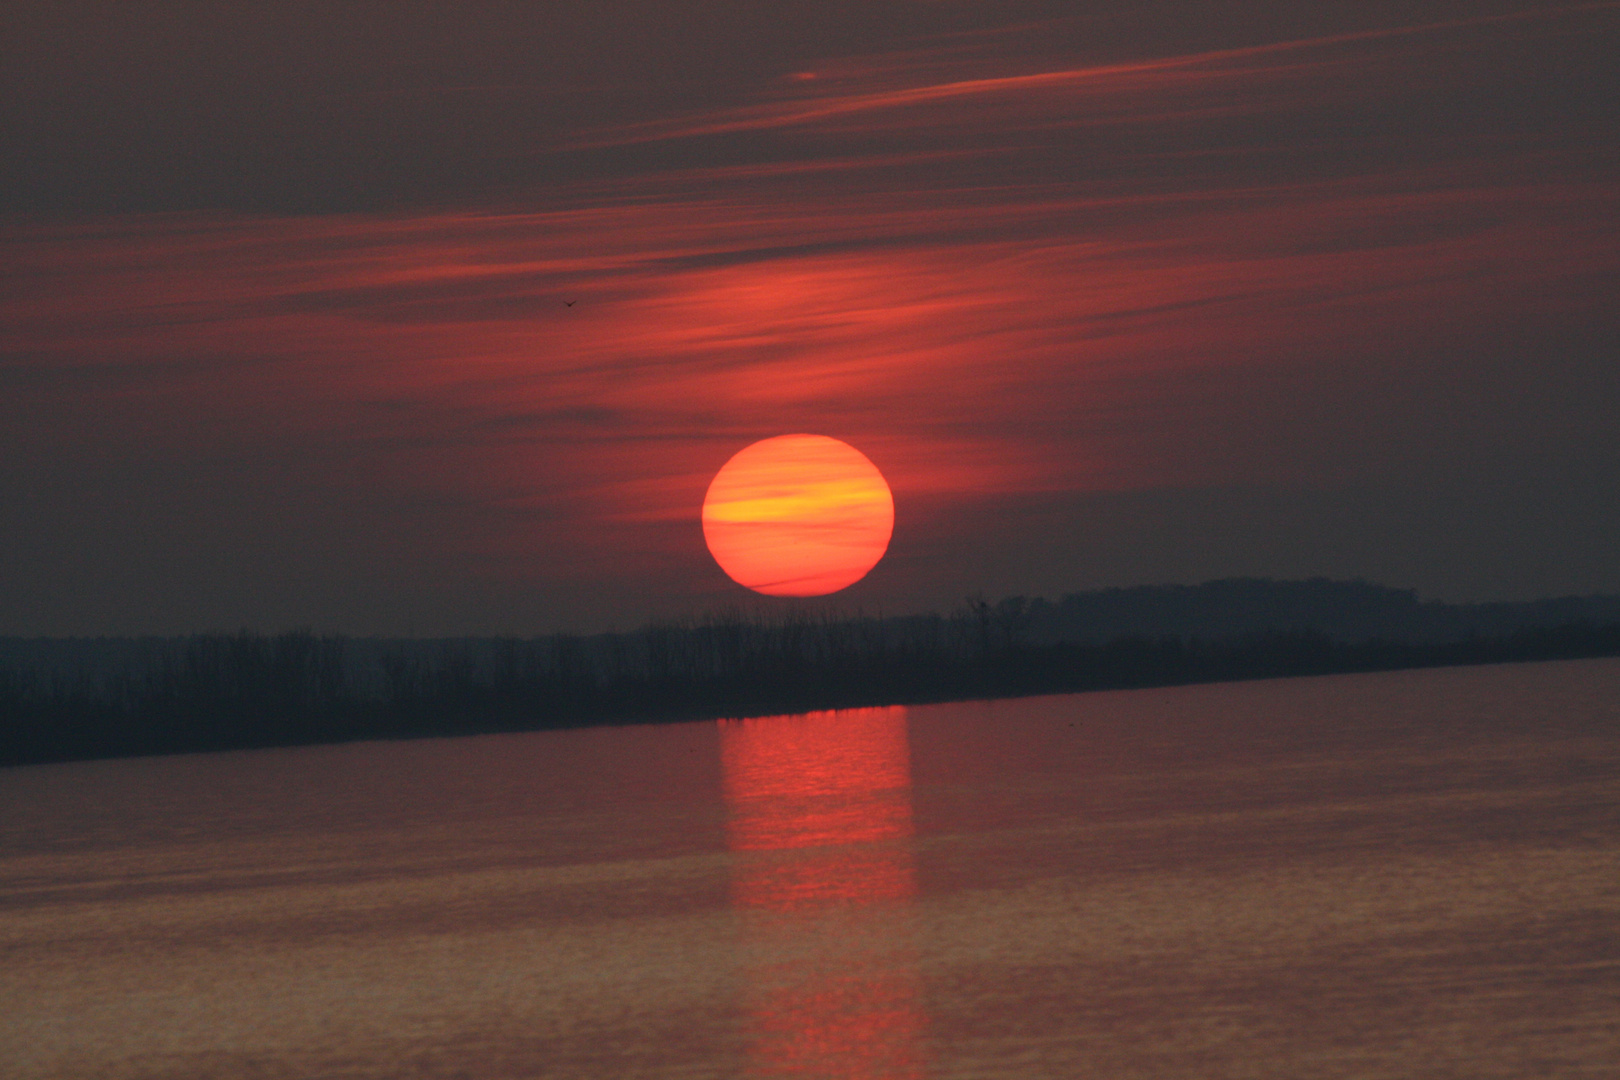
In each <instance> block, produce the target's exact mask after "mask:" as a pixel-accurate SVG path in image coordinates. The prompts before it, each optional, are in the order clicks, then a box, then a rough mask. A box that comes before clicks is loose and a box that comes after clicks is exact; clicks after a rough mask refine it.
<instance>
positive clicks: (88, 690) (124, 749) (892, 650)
mask: <svg viewBox="0 0 1620 1080" xmlns="http://www.w3.org/2000/svg"><path fill="white" fill-rule="evenodd" d="M819 629H820V631H821V632H822V637H821V638H816V639H814V640H811V641H810V645H812V646H817V647H819V646H824V645H826V643H827V642H826V640H825V638H826V636H827V634H828V633H829V632H830V631H832V630H838V631H840V632H842V631H844V630H847V629H848V627H847V626H842V625H833V624H828V625H824V626H822V627H820V628H819ZM805 632H806V631H805V628H804V627H802V626H801V627H788V628H786V629H785V630H783V629H782V628H777V629H775V630H773V631H772V633H773V634H774V635H775V636H774V637H768V638H767V639H765V643H766V644H767V645H770V646H772V648H767V649H759V650H757V651H755V652H751V653H750V652H737V653H736V655H735V656H734V657H733V658H732V659H733V660H734V664H733V665H732V666H731V667H729V668H725V667H711V668H703V669H701V670H700V668H701V665H699V664H698V663H697V662H696V661H694V660H693V658H692V657H690V656H688V657H686V658H685V662H684V664H683V663H677V662H675V661H673V660H670V659H669V658H668V657H665V658H664V659H663V661H660V662H655V663H653V664H651V665H650V666H648V665H642V666H641V667H639V668H635V669H632V668H629V667H626V668H625V669H623V670H619V671H618V672H617V673H616V674H613V673H610V675H609V676H608V677H603V676H602V675H601V674H600V673H594V672H586V671H585V670H584V668H583V667H582V666H581V665H579V664H578V663H577V658H576V660H575V661H571V660H569V658H568V657H567V656H565V655H558V653H557V646H556V641H550V642H547V641H539V640H537V641H535V642H529V643H523V642H500V643H486V644H492V645H493V644H499V645H500V647H501V649H502V650H504V652H502V654H501V655H502V659H503V662H504V666H503V664H497V665H495V666H493V667H488V668H487V669H486V670H480V669H479V667H478V666H477V664H475V663H474V662H473V660H474V658H473V657H472V656H471V654H470V653H469V652H467V651H457V650H456V649H454V648H450V647H446V648H445V649H443V650H442V651H440V652H439V653H437V654H436V655H434V656H430V657H427V658H415V659H408V658H406V657H403V656H389V657H385V659H384V667H385V670H386V671H388V672H389V673H390V675H389V677H390V679H391V680H392V681H391V682H390V684H389V685H388V686H386V687H385V688H384V689H383V690H382V691H381V692H380V693H365V692H362V691H361V690H359V689H357V688H356V687H355V686H354V685H353V684H352V683H351V682H348V681H345V677H344V671H343V667H342V655H343V646H344V641H343V639H338V638H316V637H314V636H313V635H309V634H284V635H278V636H275V637H265V636H260V635H252V634H239V635H233V636H211V637H199V638H195V639H189V640H188V645H187V648H186V649H185V650H184V651H183V653H182V654H181V662H178V663H175V662H170V663H166V664H164V665H159V666H158V667H156V668H155V669H154V670H152V671H148V672H145V673H141V674H139V675H132V674H128V673H125V674H122V675H118V676H110V677H104V678H102V679H101V680H99V681H96V680H90V679H81V680H79V681H77V682H72V681H68V680H64V679H62V678H60V677H58V678H55V679H41V678H39V677H37V673H36V675H35V677H33V678H30V677H29V673H27V672H19V671H17V670H14V669H0V767H15V766H26V765H43V764H58V763H65V762H72V761H94V760H109V759H119V758H131V757H149V756H156V755H168V754H185V753H204V752H214V751H227V750H249V749H269V748H272V747H291V746H311V745H330V744H336V743H343V742H356V741H364V740H374V739H412V738H444V737H455V736H462V735H479V734H493V733H501V732H505V733H512V732H528V731H554V730H568V729H579V728H589V727H605V726H625V725H631V724H664V723H681V722H688V721H697V720H721V719H739V718H746V717H757V716H772V715H781V714H792V713H802V712H815V711H829V710H835V709H849V708H865V707H875V706H887V705H926V704H936V703H941V702H949V701H968V700H984V699H992V698H1018V697H1033V696H1039V695H1045V694H1066V693H1084V692H1088V691H1096V690H1131V689H1149V688H1154V687H1168V686H1189V685H1198V684H1206V683H1221V682H1239V681H1248V680H1256V679H1274V678H1291V677H1300V676H1312V675H1335V674H1357V673H1371V672H1378V671H1400V670H1412V669H1419V668H1437V667H1461V666H1476V665H1484V664H1497V663H1518V662H1533V661H1542V660H1576V659H1595V658H1600V657H1611V656H1620V624H1608V625H1601V626H1593V625H1589V624H1571V625H1566V626H1558V627H1549V628H1541V629H1527V630H1522V631H1519V632H1516V633H1513V634H1510V635H1503V636H1497V637H1488V638H1487V637H1476V638H1470V639H1466V640H1463V641H1455V642H1443V643H1428V644H1414V643H1410V642H1401V641H1392V640H1377V639H1375V640H1368V641H1362V642H1345V641H1337V640H1334V639H1332V638H1330V637H1328V636H1327V635H1325V634H1321V633H1318V632H1314V631H1277V632H1271V633H1263V634H1251V635H1245V636H1243V637H1241V638H1237V639H1227V640H1202V639H1197V638H1157V639H1148V638H1118V639H1115V640H1113V641H1110V642H1107V643H1104V644H1097V645H1081V644H1073V643H1056V644H1048V645H1035V644H1027V643H1019V642H1004V643H1000V644H993V643H991V642H989V641H984V642H980V643H979V644H978V645H977V646H975V645H971V644H965V643H964V642H962V641H954V642H936V643H935V646H934V647H932V648H921V647H919V646H918V643H917V642H915V641H900V642H884V643H880V644H877V645H874V644H872V643H870V642H868V643H866V645H867V647H865V648H859V647H854V648H845V649H843V650H842V651H839V650H829V651H823V652H820V653H817V651H816V649H815V648H809V649H806V647H805V642H804V641H802V640H795V645H796V646H797V647H798V648H799V650H800V652H799V653H798V654H794V653H791V652H789V651H787V650H784V649H782V648H780V647H779V646H780V645H781V644H782V643H781V641H779V640H777V638H779V637H780V636H781V635H782V634H783V633H788V634H790V635H791V634H797V635H798V636H799V637H800V638H802V637H803V636H804V634H805ZM840 640H842V639H840ZM843 643H844V644H845V645H848V644H849V642H848V641H844V642H843ZM756 644H757V643H756ZM525 647H526V648H527V650H528V651H527V652H525V651H524V650H525ZM806 652H808V653H809V654H810V655H805V653H806ZM656 655H657V654H656V652H655V657H656ZM541 659H544V660H546V661H548V663H547V664H541V663H539V662H538V661H539V660H541ZM702 659H703V660H704V661H705V662H708V661H712V660H713V657H712V656H708V655H706V654H705V656H703V657H702ZM525 660H527V661H531V663H529V664H528V665H527V666H525V665H524V663H523V661H525ZM571 664H572V665H573V666H570V665H571Z"/></svg>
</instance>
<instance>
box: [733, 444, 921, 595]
mask: <svg viewBox="0 0 1620 1080" xmlns="http://www.w3.org/2000/svg"><path fill="white" fill-rule="evenodd" d="M893 532H894V496H893V495H892V494H891V493H890V492H889V485H888V483H887V482H886V481H885V480H884V479H883V474H882V473H880V472H878V470H877V466H875V465H873V464H872V463H871V462H870V461H869V460H867V458H866V455H865V454H862V453H861V452H860V451H859V450H857V449H855V448H854V447H853V446H850V445H849V444H848V443H844V442H839V441H838V440H837V439H829V438H828V437H827V436H825V435H778V436H777V437H776V438H774V439H764V440H762V441H760V442H757V443H754V444H753V445H752V446H748V447H745V448H743V449H742V450H740V451H738V452H737V454H736V455H735V456H733V457H732V459H731V460H730V461H728V462H726V463H725V465H724V466H723V467H722V468H721V469H720V471H719V472H718V473H716V474H715V477H714V480H713V481H711V482H710V484H709V491H708V494H707V495H705V496H704V497H703V537H704V539H705V540H707V541H708V544H709V552H710V553H711V554H712V555H713V556H714V561H715V562H717V563H719V564H720V569H722V570H724V571H725V572H726V574H727V575H728V576H729V577H730V578H731V579H732V580H733V581H735V582H737V584H739V585H745V586H747V587H748V588H750V589H753V590H754V591H755V592H761V593H765V594H766V595H767V596H825V595H826V594H827V593H832V592H837V591H838V590H839V589H842V588H845V587H846V586H849V585H853V584H854V583H855V582H857V581H859V580H860V579H861V578H863V577H865V576H866V574H867V571H869V570H871V569H872V567H874V566H876V565H877V563H878V560H879V559H881V558H883V553H884V552H885V551H887V550H888V548H889V537H890V536H891V535H892V534H893Z"/></svg>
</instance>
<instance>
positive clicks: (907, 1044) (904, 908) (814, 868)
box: [720, 707, 926, 1080]
mask: <svg viewBox="0 0 1620 1080" xmlns="http://www.w3.org/2000/svg"><path fill="white" fill-rule="evenodd" d="M720 748H721V761H722V768H723V779H724V785H725V797H726V806H727V809H728V811H729V814H728V826H727V840H728V844H729V847H730V848H731V850H732V851H733V852H735V853H737V858H736V860H735V864H734V865H735V869H734V871H733V876H732V903H733V905H734V906H735V907H736V909H737V910H738V912H739V913H740V914H741V915H742V917H743V918H742V921H743V927H744V955H745V957H746V959H745V980H746V982H747V985H748V993H749V1000H748V1004H747V1011H746V1018H747V1019H746V1022H747V1025H748V1038H749V1064H750V1075H751V1076H755V1077H786V1076H793V1077H821V1076H825V1077H842V1078H861V1080H867V1078H870V1080H879V1078H883V1080H910V1078H914V1077H918V1076H920V1075H921V1074H922V1065H921V1054H920V1045H919V1044H920V1042H921V1038H922V1034H923V1029H924V1026H925V1022H926V1016H925V1014H924V1011H923V1008H922V1002H921V991H920V986H919V984H918V978H917V972H916V960H915V948H914V945H913V942H912V940H911V925H910V919H909V914H910V902H911V900H912V899H913V897H914V896H915V895H916V874H915V868H914V865H913V861H912V854H911V849H910V846H909V844H908V843H907V841H908V840H909V838H910V837H911V835H912V818H911V761H910V751H909V747H908V744H907V738H906V711H905V709H904V708H898V707H897V708H884V709H851V710H844V711H840V712H826V713H809V714H806V715H802V716H777V717H766V718H763V719H758V720H739V721H721V723H720Z"/></svg>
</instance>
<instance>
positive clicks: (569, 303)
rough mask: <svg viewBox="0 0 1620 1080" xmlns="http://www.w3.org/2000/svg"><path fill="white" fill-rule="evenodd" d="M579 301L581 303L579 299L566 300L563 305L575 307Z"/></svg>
mask: <svg viewBox="0 0 1620 1080" xmlns="http://www.w3.org/2000/svg"><path fill="white" fill-rule="evenodd" d="M577 303H579V301H578V300H564V301H563V307H573V306H574V305H575V304H577Z"/></svg>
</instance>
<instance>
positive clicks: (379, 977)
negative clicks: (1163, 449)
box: [0, 660, 1620, 1080]
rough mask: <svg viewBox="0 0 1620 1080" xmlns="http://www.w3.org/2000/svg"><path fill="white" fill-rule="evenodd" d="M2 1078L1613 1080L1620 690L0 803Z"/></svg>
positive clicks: (1186, 692)
mask: <svg viewBox="0 0 1620 1080" xmlns="http://www.w3.org/2000/svg"><path fill="white" fill-rule="evenodd" d="M0 950H3V952H4V955H3V961H0V1073H3V1074H4V1075H5V1076H7V1077H13V1078H19V1080H20V1078H33V1077H97V1078H113V1077H141V1078H158V1077H163V1078H185V1077H199V1078H200V1077H211V1078H212V1077H221V1078H230V1077H243V1078H246V1077H252V1078H259V1080H267V1078H289V1080H290V1078H294V1077H297V1078H323V1077H344V1078H361V1077H388V1078H404V1077H423V1078H427V1077H433V1078H440V1077H443V1078H450V1077H469V1078H470V1077H492V1078H498V1077H548V1078H549V1077H608V1078H633V1077H737V1078H779V1077H795V1078H808V1077H839V1078H878V1077H884V1078H922V1077H942V1078H943V1077H962V1078H966V1077H974V1078H992V1080H993V1078H1003V1077H1006V1078H1011V1077H1063V1078H1080V1077H1099V1078H1103V1077H1106V1078H1109V1080H1118V1078H1129V1077H1144V1078H1148V1077H1151V1078H1155V1080H1165V1078H1179V1077H1187V1078H1198V1080H1212V1078H1227V1077H1231V1078H1237V1077H1243V1078H1254V1077H1279V1078H1283V1077H1286V1078H1290V1080H1293V1078H1301V1077H1311V1078H1327V1077H1358V1078H1373V1077H1419V1076H1421V1077H1426V1078H1428V1077H1457V1078H1464V1077H1466V1078H1470V1080H1477V1078H1486V1077H1514V1078H1519V1077H1540V1076H1554V1077H1593V1078H1597V1077H1603V1078H1605V1080H1608V1078H1612V1077H1614V1076H1617V1075H1620V661H1615V660H1598V661H1582V662H1570V663H1548V664H1523V665H1510V666H1502V667H1486V668H1464V669H1450V670H1437V671H1415V672H1397V673H1389V674H1376V675H1356V676H1337V677H1328V678H1315V679H1294V680H1281V681H1274V682H1260V683H1239V684H1228V685H1220V686H1200V687H1186V688H1177V689H1167V690H1149V691H1132V692H1121V693H1099V694H1085V695H1070V696H1060V697H1045V698H1029V699H1022V700H1011V701H999V702H978V703H967V704H955V705H937V706H926V707H918V708H909V709H902V708H895V709H869V710H854V711H849V712H841V713H828V714H816V715H809V716H800V717H777V718H767V719H760V720H748V721H733V722H722V723H701V724H699V723H693V724H680V725H669V726H649V727H627V728H615V729H598V730H590V731H575V732H551V733H540V734H532V735H512V736H485V737H477V738H466V739H450V740H427V741H420V742H403V743H365V744H354V745H348V746H338V747H316V748H305V749H292V750H273V751H256V752H249V753H232V754H208V755H195V756H187V757H175V758H158V759H145V760H137V761H119V762H97V763H87V764H74V765H60V766H45V767H34V768H23V769H12V770H4V771H0Z"/></svg>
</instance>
